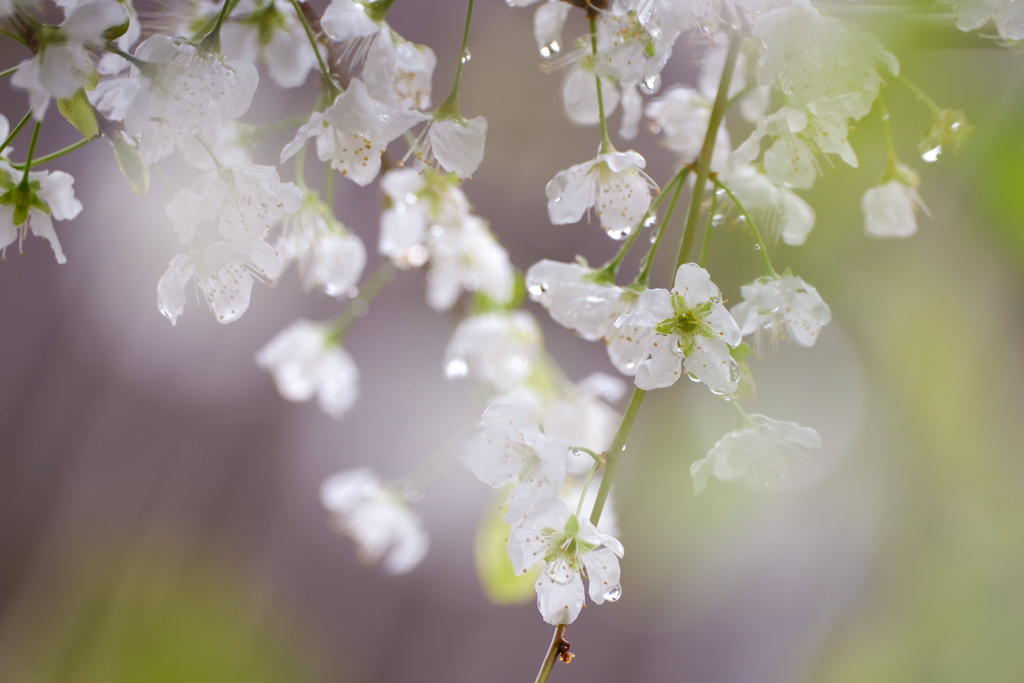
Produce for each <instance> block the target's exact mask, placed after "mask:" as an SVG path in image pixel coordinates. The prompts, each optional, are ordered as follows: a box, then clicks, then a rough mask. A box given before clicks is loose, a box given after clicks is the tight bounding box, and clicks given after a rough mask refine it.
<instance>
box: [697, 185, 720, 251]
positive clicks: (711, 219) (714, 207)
mask: <svg viewBox="0 0 1024 683" xmlns="http://www.w3.org/2000/svg"><path fill="white" fill-rule="evenodd" d="M717 213H718V193H717V192H716V193H715V194H713V195H711V213H709V214H708V224H707V227H705V228H704V245H703V246H702V247H701V248H700V260H699V261H697V265H698V266H700V267H701V268H703V267H704V264H705V263H707V260H708V249H709V248H710V247H711V232H712V231H713V230H714V227H715V214H717Z"/></svg>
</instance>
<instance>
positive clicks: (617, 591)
mask: <svg viewBox="0 0 1024 683" xmlns="http://www.w3.org/2000/svg"><path fill="white" fill-rule="evenodd" d="M621 597H622V586H615V587H614V588H612V589H611V590H610V591H608V592H607V593H605V594H604V599H605V601H606V602H615V601H616V600H618V599H619V598H621Z"/></svg>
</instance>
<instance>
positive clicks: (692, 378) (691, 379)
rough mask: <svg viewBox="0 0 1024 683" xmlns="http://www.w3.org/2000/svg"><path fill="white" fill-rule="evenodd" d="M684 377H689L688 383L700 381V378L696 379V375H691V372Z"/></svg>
mask: <svg viewBox="0 0 1024 683" xmlns="http://www.w3.org/2000/svg"><path fill="white" fill-rule="evenodd" d="M686 376H687V377H689V378H690V381H692V382H699V381H700V377H698V376H697V375H695V374H693V373H692V372H688V373H686Z"/></svg>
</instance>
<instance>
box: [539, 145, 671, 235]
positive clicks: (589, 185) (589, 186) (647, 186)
mask: <svg viewBox="0 0 1024 683" xmlns="http://www.w3.org/2000/svg"><path fill="white" fill-rule="evenodd" d="M645 165H646V162H645V161H644V158H643V157H642V156H640V155H639V154H637V153H636V152H633V151H629V152H615V151H613V152H608V153H605V154H598V155H597V157H596V158H595V159H593V160H591V161H587V162H584V163H582V164H577V165H575V166H572V167H570V168H569V169H567V170H565V171H560V172H559V173H558V174H557V175H556V176H555V177H554V178H552V179H551V181H549V182H548V185H547V196H548V216H549V217H550V218H551V222H552V223H554V224H555V225H564V224H567V223H575V222H577V221H579V220H580V219H581V218H583V214H585V213H586V212H587V211H588V210H589V209H590V208H591V207H593V208H594V210H595V212H596V213H597V216H598V218H600V220H601V227H602V228H604V230H605V232H606V233H608V235H609V236H611V237H612V238H614V239H625V238H626V237H627V236H629V234H630V233H632V232H633V230H634V229H635V228H636V227H637V225H638V224H639V223H640V222H641V221H642V220H643V218H644V215H645V214H646V213H647V210H648V209H650V207H651V199H652V190H653V189H654V187H655V186H654V182H653V181H652V180H651V179H650V177H649V176H648V175H647V174H646V173H644V172H643V170H642V169H643V168H644V166H645Z"/></svg>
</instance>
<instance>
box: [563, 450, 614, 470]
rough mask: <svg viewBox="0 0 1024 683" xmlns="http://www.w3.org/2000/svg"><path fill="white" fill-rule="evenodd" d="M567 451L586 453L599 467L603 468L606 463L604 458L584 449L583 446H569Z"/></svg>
mask: <svg viewBox="0 0 1024 683" xmlns="http://www.w3.org/2000/svg"><path fill="white" fill-rule="evenodd" d="M569 450H570V451H580V452H582V453H586V454H587V455H589V456H590V457H591V458H593V459H594V461H595V462H596V463H597V464H599V465H601V466H602V467H604V464H605V463H606V462H607V460H606V459H605V457H604V456H603V455H601V454H600V453H595V452H594V451H592V450H590V449H589V448H584V447H583V446H569Z"/></svg>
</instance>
